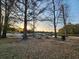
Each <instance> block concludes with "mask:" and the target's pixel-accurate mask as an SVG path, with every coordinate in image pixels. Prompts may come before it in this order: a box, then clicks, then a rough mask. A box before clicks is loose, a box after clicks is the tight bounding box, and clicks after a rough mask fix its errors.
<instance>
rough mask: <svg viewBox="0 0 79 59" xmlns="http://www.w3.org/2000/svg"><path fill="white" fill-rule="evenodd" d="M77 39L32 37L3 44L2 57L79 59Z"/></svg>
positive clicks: (0, 48) (0, 49) (1, 48)
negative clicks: (59, 39) (63, 39)
mask: <svg viewBox="0 0 79 59" xmlns="http://www.w3.org/2000/svg"><path fill="white" fill-rule="evenodd" d="M76 40H77V41H76ZM76 40H74V39H73V40H72V39H68V40H67V41H65V42H63V41H57V40H53V39H31V40H26V41H21V42H18V43H17V42H14V43H10V44H3V45H1V47H0V59H1V58H2V59H12V58H14V59H79V43H78V42H79V40H78V39H76ZM1 55H2V56H1Z"/></svg>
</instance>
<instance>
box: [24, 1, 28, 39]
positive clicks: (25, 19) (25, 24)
mask: <svg viewBox="0 0 79 59" xmlns="http://www.w3.org/2000/svg"><path fill="white" fill-rule="evenodd" d="M27 1H28V0H25V18H24V34H23V39H24V40H26V39H27Z"/></svg>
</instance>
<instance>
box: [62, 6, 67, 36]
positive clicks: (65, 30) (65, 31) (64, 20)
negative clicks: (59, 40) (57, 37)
mask: <svg viewBox="0 0 79 59" xmlns="http://www.w3.org/2000/svg"><path fill="white" fill-rule="evenodd" d="M64 12H65V11H64V5H62V13H63V23H64V36H65V37H66V36H67V29H66V18H65V13H64Z"/></svg>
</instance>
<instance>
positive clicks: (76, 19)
mask: <svg viewBox="0 0 79 59" xmlns="http://www.w3.org/2000/svg"><path fill="white" fill-rule="evenodd" d="M64 1H65V3H67V4H68V6H69V13H68V14H69V21H70V22H71V23H73V24H79V0H64ZM43 5H45V4H43ZM44 14H45V15H46V16H47V15H49V14H48V13H47V12H44ZM42 17H44V16H42ZM19 25H20V27H21V28H23V23H22V24H19ZM62 26H63V25H61V24H59V25H58V26H57V30H58V29H59V28H61V27H62ZM28 28H29V29H30V25H28ZM35 30H36V31H53V23H50V22H37V23H36V29H35Z"/></svg>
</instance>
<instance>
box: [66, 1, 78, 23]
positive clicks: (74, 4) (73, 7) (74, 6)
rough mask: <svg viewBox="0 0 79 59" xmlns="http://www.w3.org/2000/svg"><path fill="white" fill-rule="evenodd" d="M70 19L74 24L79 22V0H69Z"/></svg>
mask: <svg viewBox="0 0 79 59" xmlns="http://www.w3.org/2000/svg"><path fill="white" fill-rule="evenodd" d="M67 2H68V5H69V9H70V10H69V16H70V20H71V22H72V23H74V24H77V23H78V24H79V0H68V1H67Z"/></svg>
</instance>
